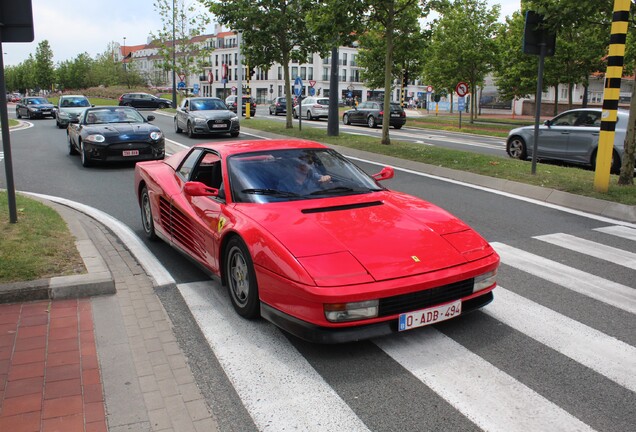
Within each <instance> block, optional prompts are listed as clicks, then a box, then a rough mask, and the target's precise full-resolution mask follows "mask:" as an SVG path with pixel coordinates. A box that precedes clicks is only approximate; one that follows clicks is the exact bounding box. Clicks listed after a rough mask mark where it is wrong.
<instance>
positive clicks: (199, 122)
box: [194, 117, 206, 124]
mask: <svg viewBox="0 0 636 432" xmlns="http://www.w3.org/2000/svg"><path fill="white" fill-rule="evenodd" d="M194 122H195V123H196V124H205V122H206V120H205V119H202V118H198V117H195V118H194Z"/></svg>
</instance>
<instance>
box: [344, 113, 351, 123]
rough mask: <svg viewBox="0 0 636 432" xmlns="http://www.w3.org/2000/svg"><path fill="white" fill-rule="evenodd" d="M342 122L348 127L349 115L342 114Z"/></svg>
mask: <svg viewBox="0 0 636 432" xmlns="http://www.w3.org/2000/svg"><path fill="white" fill-rule="evenodd" d="M342 122H343V123H344V124H346V125H350V124H351V119H350V118H349V114H344V115H343V116H342Z"/></svg>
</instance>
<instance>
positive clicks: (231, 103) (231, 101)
mask: <svg viewBox="0 0 636 432" xmlns="http://www.w3.org/2000/svg"><path fill="white" fill-rule="evenodd" d="M236 99H237V96H235V95H233V96H228V97H226V98H225V105H227V107H228V108H229V109H230V111H234V112H236ZM248 101H249V104H250V116H255V115H256V102H254V99H252V98H251V97H249V96H243V105H242V108H241V110H242V113H243V115H245V105H246V104H247V103H248Z"/></svg>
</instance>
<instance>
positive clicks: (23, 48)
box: [2, 0, 520, 66]
mask: <svg viewBox="0 0 636 432" xmlns="http://www.w3.org/2000/svg"><path fill="white" fill-rule="evenodd" d="M193 3H194V1H193ZM31 4H32V7H33V29H34V34H35V39H34V41H33V42H30V43H26V42H12V43H3V44H2V52H3V61H4V64H5V66H15V65H18V64H20V63H21V62H23V61H24V60H26V59H27V58H28V57H29V54H32V55H33V56H35V51H36V49H37V46H38V44H39V43H40V42H41V41H43V40H48V41H49V46H50V47H51V49H52V51H53V63H54V64H57V63H59V62H62V61H65V60H72V59H74V58H75V57H77V56H78V55H79V54H81V53H84V52H86V53H88V54H89V55H90V56H91V57H93V58H94V57H95V56H96V55H98V54H101V53H104V52H105V51H106V48H107V47H108V44H109V43H110V42H113V41H114V42H118V43H119V44H120V45H124V42H125V44H126V46H130V45H143V44H146V43H147V41H148V37H149V36H150V32H154V33H157V32H159V31H160V30H161V28H162V27H163V24H162V22H161V18H160V16H159V13H158V12H157V11H156V10H155V7H154V1H153V0H90V1H87V0H55V1H51V0H31ZM488 4H489V5H491V6H492V5H495V4H499V5H501V19H502V20H503V18H504V17H506V16H510V15H512V13H513V12H515V11H517V10H519V8H520V0H488ZM213 32H214V27H213V25H211V26H210V27H209V28H208V31H207V33H213ZM124 38H126V39H125V40H124Z"/></svg>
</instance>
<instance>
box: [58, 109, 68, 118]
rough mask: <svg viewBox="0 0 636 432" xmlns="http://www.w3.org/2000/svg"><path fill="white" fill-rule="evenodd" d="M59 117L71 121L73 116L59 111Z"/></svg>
mask: <svg viewBox="0 0 636 432" xmlns="http://www.w3.org/2000/svg"><path fill="white" fill-rule="evenodd" d="M57 115H58V116H59V117H60V118H64V119H69V118H71V115H70V114H69V113H67V112H64V111H58V112H57Z"/></svg>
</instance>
